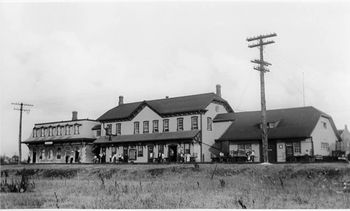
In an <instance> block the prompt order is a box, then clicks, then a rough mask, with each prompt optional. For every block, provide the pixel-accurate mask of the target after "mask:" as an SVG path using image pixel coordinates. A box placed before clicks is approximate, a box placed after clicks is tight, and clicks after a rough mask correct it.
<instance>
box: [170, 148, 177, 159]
mask: <svg viewBox="0 0 350 211" xmlns="http://www.w3.org/2000/svg"><path fill="white" fill-rule="evenodd" d="M168 157H169V162H176V161H177V145H169V147H168Z"/></svg>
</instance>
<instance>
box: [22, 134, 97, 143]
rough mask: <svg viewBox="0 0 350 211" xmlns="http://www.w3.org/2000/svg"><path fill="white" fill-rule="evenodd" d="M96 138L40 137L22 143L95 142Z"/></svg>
mask: <svg viewBox="0 0 350 211" xmlns="http://www.w3.org/2000/svg"><path fill="white" fill-rule="evenodd" d="M94 140H95V138H71V137H70V136H69V137H62V138H51V139H50V138H47V137H46V139H44V138H38V139H31V140H26V141H22V144H45V143H46V142H52V143H75V142H93V141H94Z"/></svg>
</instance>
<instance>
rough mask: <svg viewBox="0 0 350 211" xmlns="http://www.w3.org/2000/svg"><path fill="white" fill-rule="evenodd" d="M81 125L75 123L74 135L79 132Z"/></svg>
mask: <svg viewBox="0 0 350 211" xmlns="http://www.w3.org/2000/svg"><path fill="white" fill-rule="evenodd" d="M79 126H80V125H77V124H75V125H74V135H76V134H79Z"/></svg>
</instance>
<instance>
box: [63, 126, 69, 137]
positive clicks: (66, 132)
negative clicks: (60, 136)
mask: <svg viewBox="0 0 350 211" xmlns="http://www.w3.org/2000/svg"><path fill="white" fill-rule="evenodd" d="M68 131H69V126H68V125H66V127H65V133H64V134H65V135H68Z"/></svg>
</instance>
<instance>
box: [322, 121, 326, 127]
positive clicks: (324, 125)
mask: <svg viewBox="0 0 350 211" xmlns="http://www.w3.org/2000/svg"><path fill="white" fill-rule="evenodd" d="M322 126H323V128H324V129H327V123H326V122H323V121H322Z"/></svg>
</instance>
